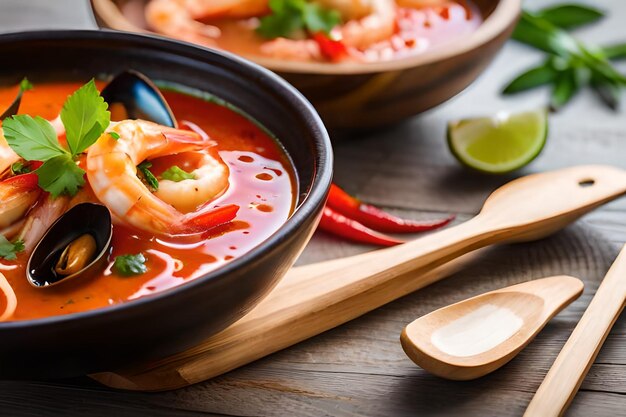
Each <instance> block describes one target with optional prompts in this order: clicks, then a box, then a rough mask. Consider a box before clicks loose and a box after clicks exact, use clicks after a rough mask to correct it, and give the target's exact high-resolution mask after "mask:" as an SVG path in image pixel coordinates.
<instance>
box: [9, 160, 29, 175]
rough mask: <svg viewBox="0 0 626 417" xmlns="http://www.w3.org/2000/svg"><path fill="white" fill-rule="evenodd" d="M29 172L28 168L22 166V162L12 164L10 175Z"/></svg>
mask: <svg viewBox="0 0 626 417" xmlns="http://www.w3.org/2000/svg"><path fill="white" fill-rule="evenodd" d="M29 172H30V168H29V167H27V166H26V165H24V163H23V162H22V161H17V162H14V163H13V164H12V165H11V173H12V174H13V175H22V174H28V173H29Z"/></svg>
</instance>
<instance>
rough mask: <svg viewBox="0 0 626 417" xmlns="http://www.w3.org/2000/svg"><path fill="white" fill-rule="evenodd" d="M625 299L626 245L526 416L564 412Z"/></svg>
mask: <svg viewBox="0 0 626 417" xmlns="http://www.w3.org/2000/svg"><path fill="white" fill-rule="evenodd" d="M625 301H626V247H625V248H623V249H622V251H621V252H620V254H619V256H618V257H617V260H616V261H615V262H614V263H613V265H612V266H611V269H610V270H609V272H608V273H607V275H606V276H605V277H604V280H603V281H602V283H601V284H600V287H599V288H598V291H597V292H596V295H595V296H594V297H593V299H592V300H591V303H590V304H589V307H587V310H586V311H585V314H583V317H582V318H581V319H580V322H579V323H578V325H577V326H576V328H575V329H574V332H573V333H572V335H571V336H570V338H569V339H568V340H567V343H565V346H563V349H562V350H561V352H560V353H559V356H557V358H556V360H555V361H554V364H553V365H552V367H551V368H550V371H548V374H547V375H546V378H545V379H544V381H543V383H542V384H541V386H540V387H539V389H538V390H537V393H536V394H535V396H534V397H533V399H532V401H531V402H530V404H529V405H528V408H527V409H526V413H525V414H524V416H526V417H534V416H537V417H551V416H560V415H562V414H563V413H564V412H565V410H566V409H567V407H568V406H569V404H570V402H571V401H572V399H573V398H574V396H575V395H576V392H577V391H578V388H580V384H581V383H582V381H583V379H585V376H586V375H587V372H588V371H589V368H590V367H591V365H592V364H593V361H594V360H595V358H596V356H597V355H598V352H599V351H600V348H601V347H602V344H603V343H604V340H605V339H606V337H607V336H608V334H609V332H610V331H611V327H613V324H614V323H615V320H617V318H618V317H619V315H620V313H621V312H622V309H623V308H624V302H625Z"/></svg>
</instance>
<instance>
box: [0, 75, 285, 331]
mask: <svg viewBox="0 0 626 417" xmlns="http://www.w3.org/2000/svg"><path fill="white" fill-rule="evenodd" d="M80 85H81V84H79V83H65V82H64V83H49V84H37V85H36V86H35V88H34V89H33V90H31V91H28V92H26V93H25V94H24V97H23V99H22V104H21V107H20V114H30V115H33V116H35V115H38V116H41V117H43V118H45V119H48V120H52V119H54V118H56V117H57V116H58V115H59V112H60V110H61V107H62V105H63V103H64V101H65V100H66V98H67V97H68V95H69V94H71V93H72V92H74V91H75V90H76V89H77V88H79V87H80ZM102 86H103V84H99V87H100V88H101V87H102ZM15 94H16V88H15V87H11V88H0V108H6V107H8V105H9V104H10V103H11V102H12V100H13V98H14V97H15ZM163 95H164V97H165V99H166V101H167V102H168V103H169V105H170V107H171V109H172V111H173V113H174V115H175V116H176V118H177V120H178V122H179V125H180V127H181V128H183V129H188V130H194V131H196V132H199V133H200V134H201V135H206V136H208V138H210V139H211V140H212V141H214V145H213V146H214V151H215V152H216V153H217V154H218V155H219V157H221V159H222V160H223V161H224V163H225V164H226V166H227V167H228V170H229V174H228V181H229V186H228V188H227V190H226V191H225V192H224V193H223V194H221V195H220V196H219V197H217V198H216V199H215V200H213V201H211V202H210V204H211V205H212V206H215V207H219V206H224V205H228V204H236V205H237V206H239V210H238V212H237V215H236V217H235V219H234V220H233V221H231V222H228V223H225V224H222V225H219V226H217V227H214V228H211V229H209V230H206V231H205V232H203V233H202V234H199V235H198V234H194V235H191V236H176V235H159V234H155V233H151V232H147V231H145V230H140V229H138V228H135V227H133V226H131V225H130V224H127V223H126V222H125V221H124V220H121V219H119V218H116V217H115V216H114V222H113V223H114V224H113V244H112V250H111V253H110V254H109V256H108V266H107V267H106V268H105V269H104V270H103V271H102V273H101V274H99V275H98V276H95V277H92V278H87V279H82V278H76V279H74V280H72V281H71V282H67V283H60V284H58V285H56V286H52V287H49V288H35V287H33V286H31V285H30V284H29V282H28V281H27V279H26V263H27V259H28V253H27V252H21V253H18V254H17V259H16V260H6V259H2V258H0V273H2V274H3V275H4V276H5V277H6V281H8V284H9V285H10V286H11V288H12V290H13V292H14V294H15V298H16V300H17V305H16V307H15V310H14V312H13V314H12V315H11V316H10V317H8V318H7V320H25V319H35V318H40V317H48V316H55V315H61V314H69V313H75V312H81V311H85V310H91V309H96V308H101V307H105V306H109V305H114V304H119V303H124V302H127V301H129V300H133V299H137V298H141V297H144V296H149V295H151V294H155V293H158V292H160V291H164V290H167V289H170V288H173V287H176V286H178V285H181V284H184V283H185V282H187V281H190V280H193V279H195V278H198V277H200V276H203V275H204V274H207V273H209V272H211V271H213V270H215V269H216V268H219V267H220V266H222V265H225V264H226V263H228V262H231V261H232V260H233V259H236V258H237V257H239V256H241V255H243V254H245V253H246V252H248V251H249V250H251V249H252V248H254V247H255V246H257V245H258V244H260V243H261V242H263V241H264V240H265V239H267V238H268V237H269V236H270V235H272V234H273V233H274V232H275V231H276V230H277V229H278V228H279V227H280V226H281V225H282V224H283V223H284V222H285V221H286V220H287V219H288V218H289V216H290V215H291V213H292V211H293V209H294V204H295V196H296V195H297V183H296V177H295V173H294V170H293V168H292V165H291V162H290V160H289V158H288V156H287V154H286V153H285V151H284V150H283V148H282V147H281V145H280V144H279V143H278V142H277V141H276V140H275V139H274V138H273V137H271V135H270V134H268V133H267V132H266V131H265V130H264V129H263V128H262V127H260V126H259V125H258V124H256V123H255V122H253V121H252V120H251V119H249V118H247V117H246V116H244V115H242V114H239V113H237V112H235V111H233V110H231V109H229V108H227V107H224V106H222V105H219V104H216V103H213V102H208V101H205V100H203V99H201V98H197V97H194V96H192V95H190V94H187V93H185V94H183V93H181V92H177V91H173V90H165V91H163ZM112 120H115V111H113V110H112ZM151 163H152V168H151V170H152V172H153V173H154V174H155V175H156V176H157V177H158V176H159V175H160V174H161V173H162V172H163V171H165V170H166V169H167V168H168V167H170V166H172V165H177V166H179V167H181V168H183V169H185V168H186V167H188V166H190V165H193V163H194V162H193V160H189V158H186V157H185V155H184V154H174V155H170V156H164V157H161V158H155V159H153V160H151ZM83 191H84V193H86V194H87V195H88V197H87V199H88V200H89V201H94V202H98V199H97V198H96V197H95V195H94V194H93V192H92V191H91V190H90V187H89V184H86V185H85V187H84V190H83ZM44 196H45V194H44ZM42 198H44V197H42ZM38 204H39V203H38ZM0 232H1V231H0ZM138 253H141V254H143V255H144V257H145V259H146V262H145V266H146V268H147V271H146V272H145V273H143V274H139V275H133V276H122V275H120V274H119V273H118V272H117V271H116V269H115V268H114V267H113V262H114V259H115V257H116V256H119V255H124V254H138ZM8 302H10V300H8V298H7V296H5V295H3V294H2V292H0V313H1V312H2V311H4V310H5V309H6V308H7V303H8Z"/></svg>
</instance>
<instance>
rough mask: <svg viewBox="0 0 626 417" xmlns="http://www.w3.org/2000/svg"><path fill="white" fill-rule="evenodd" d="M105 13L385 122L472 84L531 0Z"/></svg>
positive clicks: (102, 9) (326, 104) (116, 24)
mask: <svg viewBox="0 0 626 417" xmlns="http://www.w3.org/2000/svg"><path fill="white" fill-rule="evenodd" d="M92 5H93V9H94V12H95V15H96V18H97V21H98V23H99V24H100V25H101V26H102V27H108V28H113V29H118V30H127V31H152V32H155V33H159V34H162V35H165V36H169V37H174V38H178V39H183V40H186V41H189V42H193V43H197V44H200V45H203V46H206V47H209V48H214V49H224V50H228V51H232V52H235V53H237V54H240V55H242V56H244V57H246V58H248V59H251V60H253V61H255V62H257V63H260V64H262V65H263V66H265V67H267V68H269V69H271V70H273V71H275V72H277V73H278V74H280V75H281V76H282V77H284V78H285V79H287V80H288V81H289V82H291V83H292V84H293V85H294V86H296V87H297V88H298V89H299V90H300V91H302V92H303V93H304V94H305V95H306V96H307V98H309V99H310V100H311V102H312V103H313V104H314V105H315V107H316V109H317V110H318V111H319V112H320V114H321V115H322V117H323V119H324V121H325V123H326V124H327V125H328V126H329V127H331V128H335V129H350V130H353V129H364V128H370V127H379V126H383V125H387V124H391V123H394V122H398V121H400V120H403V119H406V118H407V117H410V116H412V115H415V114H418V113H420V112H422V111H424V110H427V109H429V108H431V107H433V106H436V105H438V104H440V103H442V102H444V101H445V100H447V99H449V98H450V97H452V96H454V95H455V94H457V93H458V92H460V91H461V90H463V89H464V88H465V87H467V86H468V85H469V84H470V83H471V82H472V81H473V80H474V79H475V78H476V77H477V76H478V75H479V74H480V73H481V72H482V70H483V69H484V68H485V66H486V65H487V64H488V63H489V62H490V61H491V59H492V58H493V56H494V55H495V53H496V52H497V51H498V50H499V48H500V47H501V46H502V44H503V43H504V41H505V40H506V39H507V38H508V36H509V35H510V33H511V31H512V30H513V27H514V25H515V22H516V20H517V17H518V15H519V12H520V8H521V0H474V1H470V0H371V1H364V0H357V1H351V2H346V1H341V0H316V1H312V0H274V1H269V2H268V1H266V0H254V1H212V0H211V1H208V0H149V1H147V0H92Z"/></svg>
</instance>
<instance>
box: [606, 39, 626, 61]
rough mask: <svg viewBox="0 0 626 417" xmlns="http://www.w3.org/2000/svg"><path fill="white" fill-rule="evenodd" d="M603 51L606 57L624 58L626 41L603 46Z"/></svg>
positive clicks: (625, 55)
mask: <svg viewBox="0 0 626 417" xmlns="http://www.w3.org/2000/svg"><path fill="white" fill-rule="evenodd" d="M602 53H603V54H604V57H605V58H606V59H624V58H626V43H617V44H615V45H609V46H605V47H604V48H602Z"/></svg>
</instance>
